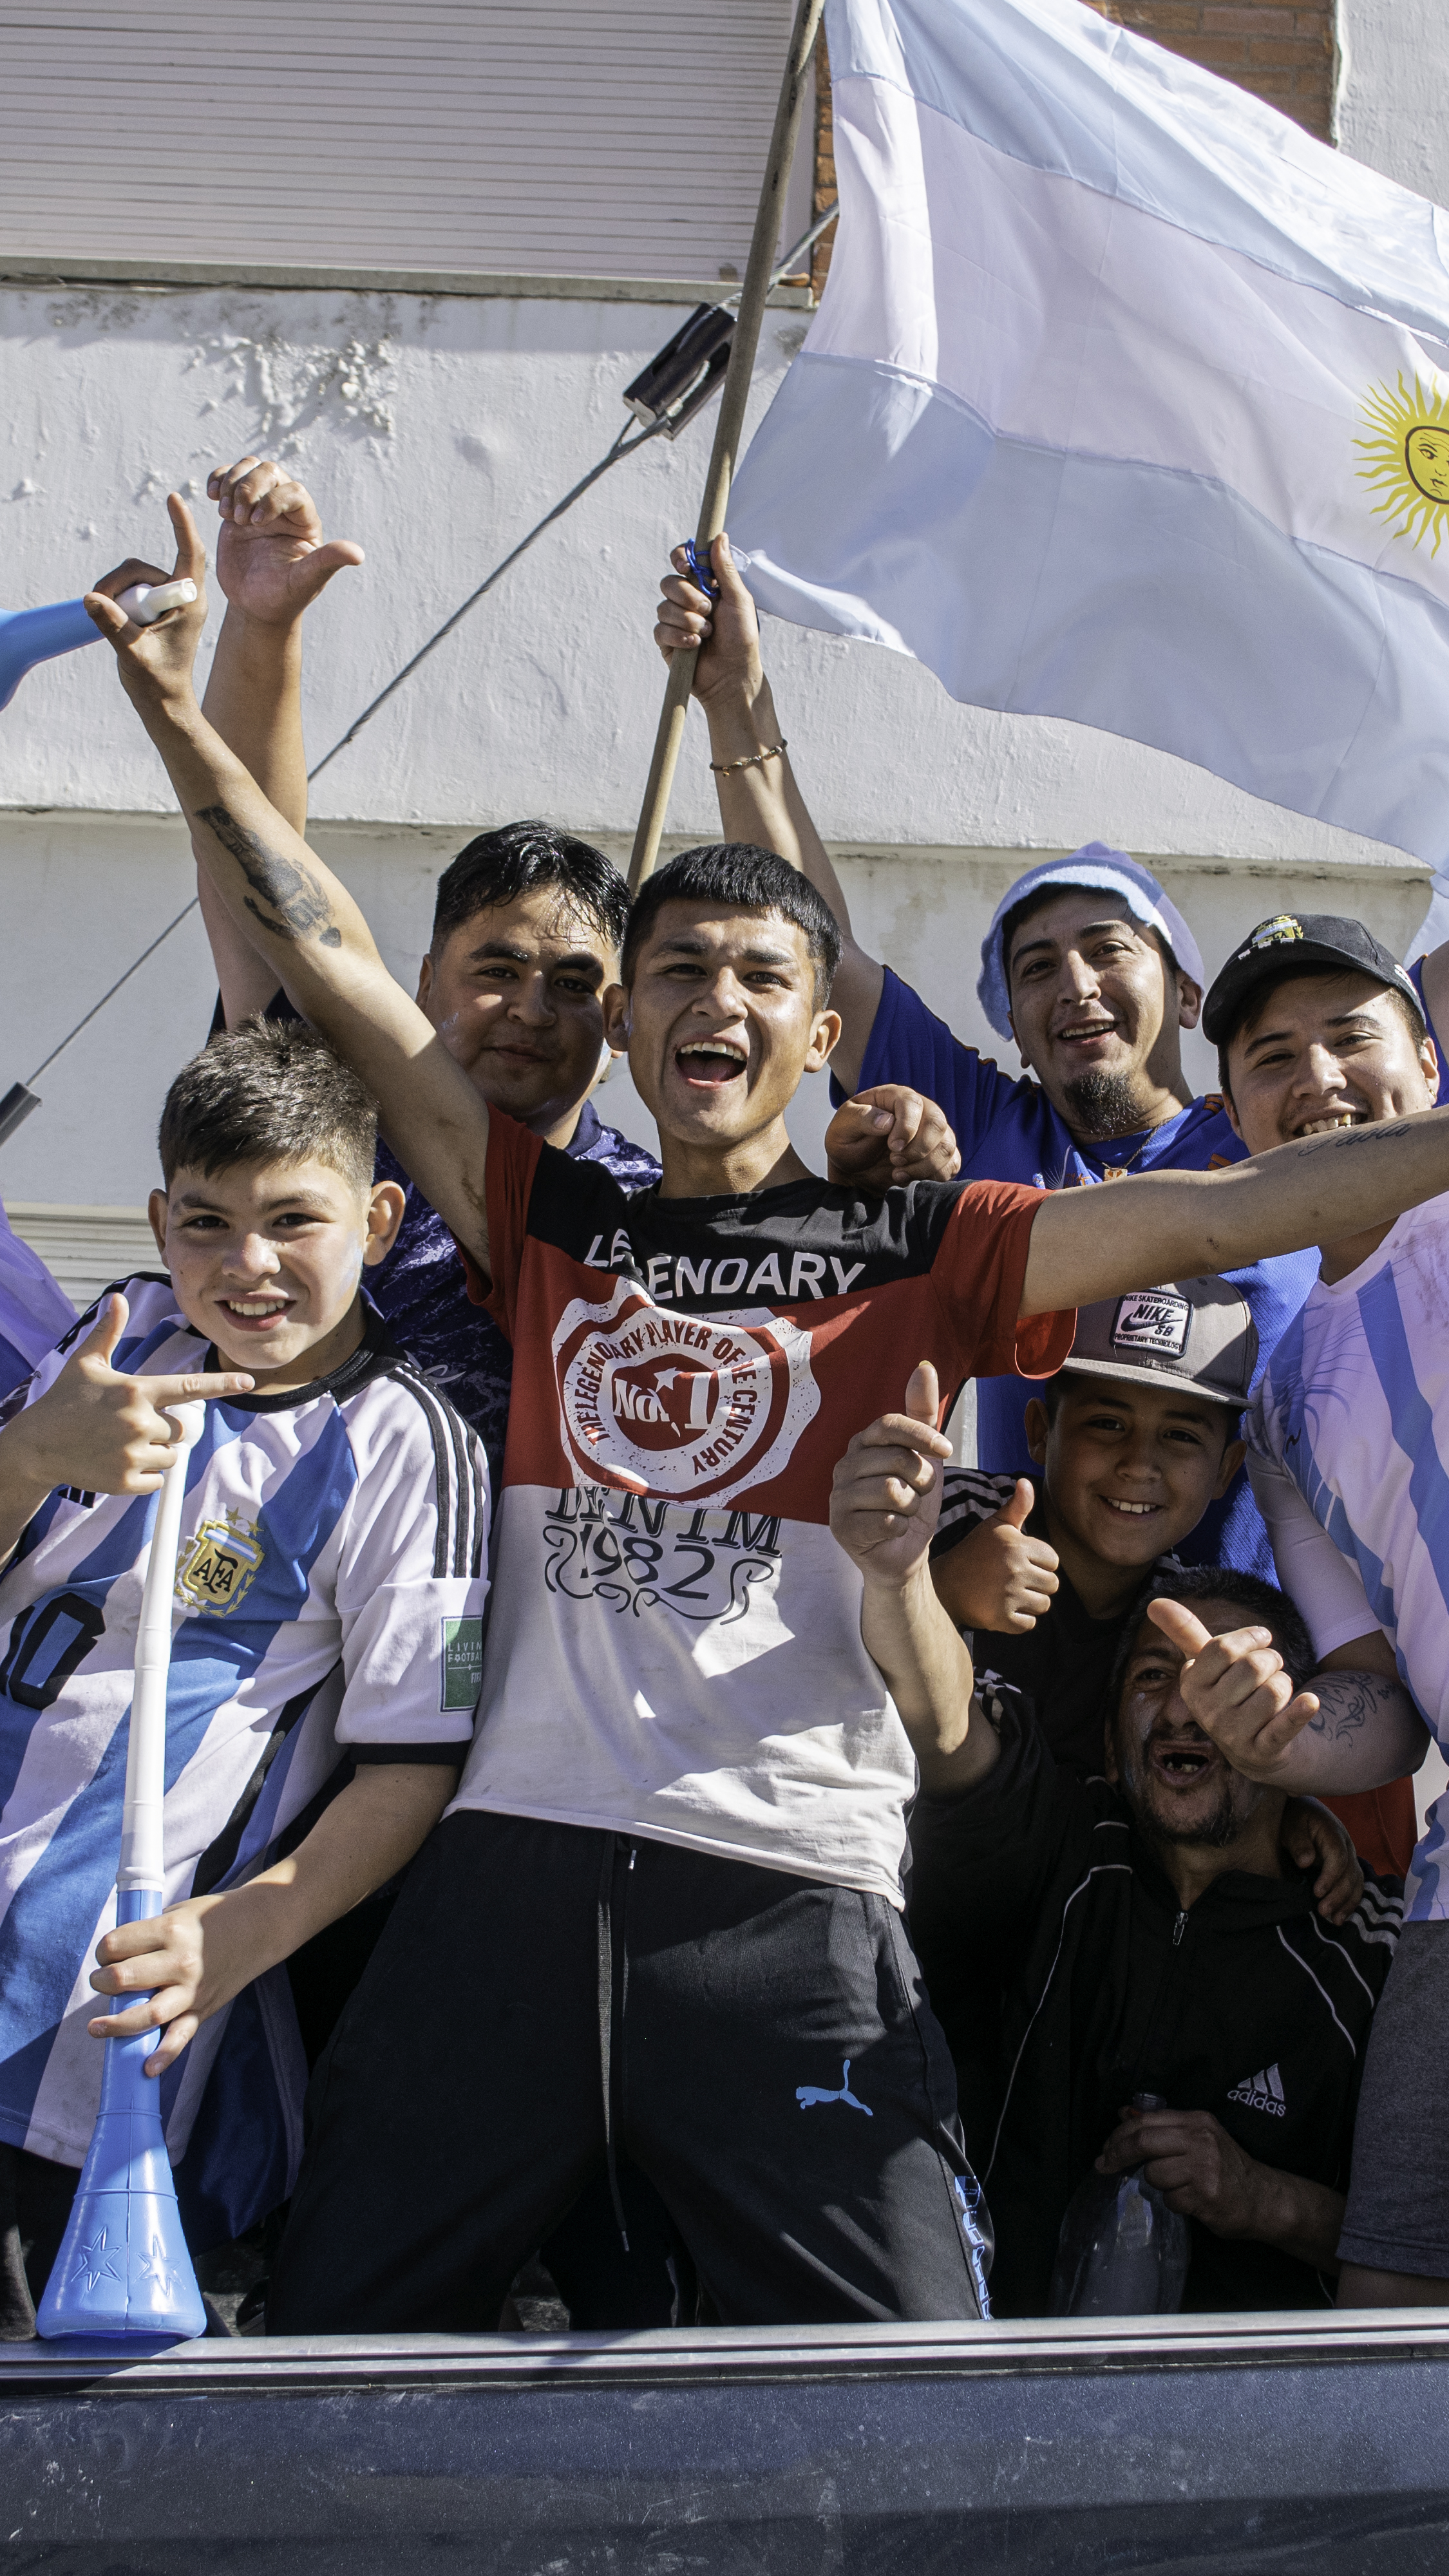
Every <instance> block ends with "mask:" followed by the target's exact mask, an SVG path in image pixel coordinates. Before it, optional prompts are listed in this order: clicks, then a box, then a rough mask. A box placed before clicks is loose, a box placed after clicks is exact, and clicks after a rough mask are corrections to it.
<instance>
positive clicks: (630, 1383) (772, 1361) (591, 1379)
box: [553, 1281, 820, 1502]
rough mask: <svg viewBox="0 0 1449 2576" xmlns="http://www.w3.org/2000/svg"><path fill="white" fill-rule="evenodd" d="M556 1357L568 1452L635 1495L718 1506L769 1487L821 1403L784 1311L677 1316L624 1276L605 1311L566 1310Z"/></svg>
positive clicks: (806, 1340)
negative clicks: (715, 1316)
mask: <svg viewBox="0 0 1449 2576" xmlns="http://www.w3.org/2000/svg"><path fill="white" fill-rule="evenodd" d="M553 1352H554V1364H555V1367H556V1369H557V1372H558V1391H559V1416H560V1427H561V1430H562V1434H563V1442H564V1448H565V1450H566V1452H567V1454H568V1455H569V1457H570V1458H571V1459H572V1460H573V1463H574V1465H575V1467H576V1468H577V1470H578V1472H579V1473H580V1474H581V1475H583V1476H586V1477H588V1478H589V1479H590V1481H591V1482H594V1483H598V1484H604V1485H621V1486H623V1487H625V1488H626V1489H627V1490H629V1491H631V1492H635V1493H648V1494H657V1495H660V1496H663V1497H666V1498H668V1499H671V1500H674V1499H678V1500H680V1501H684V1500H686V1499H687V1500H689V1501H691V1502H704V1501H705V1500H711V1501H716V1502H718V1501H723V1500H725V1499H726V1498H727V1497H728V1496H729V1495H730V1494H733V1493H735V1492H741V1491H745V1490H747V1489H748V1488H749V1487H751V1486H753V1485H759V1484H763V1483H766V1482H767V1481H768V1480H769V1478H770V1477H772V1476H776V1475H778V1474H779V1473H780V1472H781V1470H782V1468H783V1467H784V1466H785V1464H786V1461H787V1460H788V1458H789V1456H790V1452H791V1451H792V1449H793V1448H794V1446H795V1443H796V1441H797V1440H798V1439H799V1437H800V1434H801V1432H802V1431H803V1430H804V1428H805V1425H806V1424H807V1422H810V1421H811V1420H812V1419H813V1418H814V1415H815V1413H816V1412H817V1410H818V1408H819V1404H820V1391H819V1388H818V1387H817V1386H816V1384H815V1379H814V1374H813V1372H812V1370H811V1366H810V1337H809V1334H808V1333H805V1332H802V1331H801V1329H800V1327H799V1326H798V1325H797V1324H794V1323H791V1322H790V1321H789V1319H788V1318H787V1317H785V1316H780V1315H771V1314H770V1313H768V1312H767V1311H765V1312H761V1313H759V1314H755V1315H750V1316H737V1315H732V1316H730V1317H728V1318H727V1319H725V1318H721V1319H719V1320H712V1319H711V1318H710V1317H708V1316H700V1315H676V1314H672V1313H670V1312H669V1311H668V1309H667V1308H665V1307H662V1306H654V1305H651V1304H650V1302H649V1300H648V1298H647V1297H646V1296H644V1295H643V1294H642V1293H641V1292H640V1290H638V1289H637V1288H635V1287H633V1286H632V1285H631V1284H630V1283H628V1282H627V1281H621V1282H620V1283H619V1287H618V1290H617V1291H616V1294H615V1297H614V1299H613V1300H612V1301H611V1303H610V1304H609V1305H608V1306H589V1305H585V1304H584V1303H583V1302H582V1300H576V1301H575V1302H574V1304H572V1305H571V1306H569V1307H568V1309H567V1310H566V1312H565V1313H564V1315H563V1316H562V1317H561V1319H560V1321H559V1324H558V1328H557V1330H556V1331H555V1333H554V1337H553Z"/></svg>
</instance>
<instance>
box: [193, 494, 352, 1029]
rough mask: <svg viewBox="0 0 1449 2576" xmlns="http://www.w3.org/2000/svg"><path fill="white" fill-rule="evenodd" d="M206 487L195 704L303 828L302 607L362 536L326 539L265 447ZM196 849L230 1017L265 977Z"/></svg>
mask: <svg viewBox="0 0 1449 2576" xmlns="http://www.w3.org/2000/svg"><path fill="white" fill-rule="evenodd" d="M206 488H207V492H208V494H209V495H210V497H211V499H212V500H213V501H215V502H216V504H217V507H218V510H219V512H220V516H221V528H220V533H219V535H218V538H217V547H216V579H217V585H218V587H219V589H220V590H221V591H222V593H223V595H224V597H225V599H226V604H227V606H226V616H225V618H224V620H223V622H222V629H221V633H220V635H219V636H218V638H217V646H216V652H215V655H214V656H213V659H212V665H211V673H210V677H209V678H208V680H207V684H206V695H205V697H204V698H203V699H202V702H201V711H202V714H203V715H204V716H205V717H206V720H207V722H208V724H211V725H214V726H215V728H216V730H217V732H218V733H219V734H220V736H221V739H222V741H223V742H224V743H225V744H226V747H227V749H228V751H234V752H235V753H236V756H237V758H238V760H239V761H240V762H241V764H242V766H243V768H244V769H248V770H250V772H251V774H252V777H253V778H254V779H255V780H256V783H257V785H258V787H260V789H261V791H262V794H263V795H264V796H265V797H266V798H267V800H268V802H269V803H270V804H272V805H274V806H275V807H276V809H277V812H278V813H279V814H280V815H281V816H282V818H283V820H284V821H285V822H288V823H290V825H291V827H292V829H293V831H294V832H305V831H306V828H307V755H306V750H305V747H304V745H303V740H302V619H303V617H304V615H305V613H306V611H307V609H308V608H309V607H310V606H311V604H312V601H313V600H314V599H316V598H317V597H318V596H319V594H320V593H321V592H322V591H323V590H324V589H325V588H326V586H327V584H328V582H329V581H330V580H331V579H332V576H333V574H334V573H337V572H341V571H343V570H344V569H345V568H346V567H347V566H349V565H352V564H360V563H361V562H362V560H363V556H362V548H361V546H357V545H353V544H352V543H351V542H350V541H349V540H347V539H337V540H334V541H333V542H332V543H330V544H329V543H327V542H326V541H325V540H324V538H323V534H322V522H321V519H320V518H319V516H318V513H317V509H316V505H315V503H314V502H313V500H312V496H311V494H310V493H309V492H308V491H306V490H305V489H304V487H303V486H302V484H300V483H298V482H296V481H294V480H293V478H292V477H291V476H290V475H289V474H287V473H285V472H284V471H283V469H282V467H281V466H280V465H276V464H273V463H272V462H271V461H270V460H269V459H265V458H259V457H255V456H244V457H242V458H241V459H240V460H239V462H238V463H237V464H235V465H229V466H227V467H226V468H225V469H224V470H222V471H218V472H217V473H214V474H212V475H210V476H209V477H208V479H207V486H206ZM193 846H194V844H193ZM196 861H197V867H196V890H197V894H198V895H199V897H200V900H201V913H202V919H203V920H204V921H205V923H206V932H207V937H208V939H209V940H210V942H211V953H212V957H213V959H214V961H215V964H216V976H217V982H218V983H219V985H220V986H221V1002H222V1010H223V1013H224V1015H225V1019H226V1024H227V1026H228V1028H234V1027H235V1026H236V1024H237V1022H238V1021H239V1020H244V1019H246V1018H248V1017H249V1015H250V1014H251V1013H252V1012H254V1011H262V1010H265V1008H266V1006H267V1004H268V1002H269V1001H270V1000H271V998H272V995H273V994H274V993H275V991H276V989H277V978H276V976H275V975H274V973H273V972H272V969H271V967H270V965H269V963H268V962H267V960H266V958H265V957H263V956H262V955H261V954H260V953H259V951H258V950H257V949H256V948H255V947H254V946H253V944H252V942H251V940H250V939H249V938H247V936H246V935H245V933H244V932H243V931H242V930H241V929H240V928H239V927H238V925H237V923H236V921H235V920H234V919H233V916H232V914H231V913H230V912H229V910H228V909H227V906H226V904H225V902H224V901H223V900H222V897H221V895H220V894H219V893H218V891H217V889H216V887H215V886H214V885H213V884H212V881H211V878H210V876H209V874H208V872H207V869H206V867H205V864H204V857H203V853H202V852H201V850H200V849H198V850H197V852H196Z"/></svg>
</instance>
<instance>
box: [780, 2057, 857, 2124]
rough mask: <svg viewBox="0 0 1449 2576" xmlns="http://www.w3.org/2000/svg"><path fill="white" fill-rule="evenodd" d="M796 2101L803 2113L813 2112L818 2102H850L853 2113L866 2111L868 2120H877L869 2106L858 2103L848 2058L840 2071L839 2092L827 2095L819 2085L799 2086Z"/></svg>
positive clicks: (796, 2090)
mask: <svg viewBox="0 0 1449 2576" xmlns="http://www.w3.org/2000/svg"><path fill="white" fill-rule="evenodd" d="M795 2099H796V2101H797V2102H798V2103H799V2105H800V2108H801V2110H802V2111H810V2110H813V2109H814V2106H815V2104H816V2103H817V2102H848V2103H849V2105H850V2108H851V2110H852V2111H864V2113H865V2116H866V2118H867V2119H868V2120H873V2119H874V2118H875V2113H874V2111H872V2110H871V2109H870V2107H869V2105H868V2104H867V2103H865V2102H861V2101H858V2100H857V2099H856V2096H855V2095H854V2094H853V2093H852V2091H851V2089H850V2060H849V2058H848V2057H847V2058H846V2060H845V2062H844V2064H843V2065H842V2067H841V2070H840V2089H839V2091H838V2092H835V2093H826V2092H824V2091H822V2089H821V2087H820V2086H819V2085H818V2084H797V2085H796V2087H795Z"/></svg>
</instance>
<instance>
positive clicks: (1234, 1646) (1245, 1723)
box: [1147, 1601, 1319, 1785]
mask: <svg viewBox="0 0 1449 2576" xmlns="http://www.w3.org/2000/svg"><path fill="white" fill-rule="evenodd" d="M1147 1616H1148V1618H1149V1619H1151V1620H1152V1622H1153V1624H1154V1626H1156V1627H1158V1628H1160V1629H1161V1630H1162V1633H1163V1635H1164V1636H1165V1637H1166V1638H1167V1639H1168V1640H1169V1642H1170V1643H1171V1644H1172V1645H1174V1646H1176V1647H1177V1649H1178V1651H1179V1653H1180V1654H1181V1655H1182V1656H1183V1658H1184V1661H1183V1666H1182V1671H1181V1673H1180V1674H1179V1676H1178V1684H1177V1687H1178V1690H1179V1692H1180V1694H1181V1697H1182V1702H1183V1706H1184V1707H1185V1708H1186V1709H1187V1711H1188V1713H1189V1715H1190V1716H1192V1717H1194V1718H1195V1719H1196V1720H1197V1723H1198V1725H1199V1726H1200V1727H1201V1728H1202V1731H1203V1733H1204V1735H1208V1736H1211V1738H1212V1740H1213V1742H1214V1744H1215V1745H1216V1746H1217V1748H1218V1751H1219V1752H1220V1753H1221V1754H1222V1755H1223V1758H1224V1760H1225V1761H1228V1762H1230V1763H1231V1764H1232V1766H1233V1769H1234V1770H1235V1771H1241V1772H1242V1773H1243V1774H1244V1775H1245V1777H1246V1778H1248V1779H1249V1780H1263V1781H1267V1782H1269V1783H1270V1784H1273V1783H1277V1781H1278V1779H1279V1774H1280V1769H1281V1766H1282V1763H1283V1761H1284V1758H1285V1756H1286V1755H1287V1754H1288V1752H1289V1751H1290V1749H1291V1747H1292V1746H1293V1745H1294V1743H1296V1741H1297V1739H1298V1737H1299V1736H1300V1735H1301V1734H1302V1732H1303V1730H1304V1728H1305V1727H1306V1726H1311V1725H1312V1723H1313V1721H1314V1719H1315V1718H1316V1717H1317V1716H1318V1713H1319V1703H1318V1700H1317V1698H1316V1697H1315V1695H1314V1693H1313V1692H1312V1691H1300V1690H1298V1689H1296V1688H1295V1686H1294V1684H1293V1682H1292V1680H1291V1678H1290V1676H1289V1674H1288V1673H1287V1671H1286V1670H1285V1668H1284V1663H1283V1658H1282V1656H1281V1655H1280V1654H1279V1652H1278V1649H1277V1647H1276V1646H1275V1645H1274V1643H1273V1635H1272V1631H1271V1629H1268V1628H1230V1629H1228V1631H1227V1632H1226V1634H1225V1635H1223V1636H1220V1637H1215V1636H1214V1635H1213V1633H1212V1631H1211V1629H1209V1628H1205V1627H1204V1626H1203V1623H1202V1621H1201V1619H1199V1618H1198V1617H1197V1615H1196V1613H1195V1612H1194V1611H1192V1610H1189V1609H1188V1607H1187V1605H1186V1603H1185V1602H1182V1601H1153V1602H1150V1603H1149V1604H1148V1610H1147ZM1285 1785H1286V1783H1285Z"/></svg>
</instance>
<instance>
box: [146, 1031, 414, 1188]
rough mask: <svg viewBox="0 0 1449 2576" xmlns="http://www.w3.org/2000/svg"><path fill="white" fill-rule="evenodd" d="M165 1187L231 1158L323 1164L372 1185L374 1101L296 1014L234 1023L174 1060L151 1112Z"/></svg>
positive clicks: (224, 1167) (346, 1177)
mask: <svg viewBox="0 0 1449 2576" xmlns="http://www.w3.org/2000/svg"><path fill="white" fill-rule="evenodd" d="M157 1141H158V1144H159V1146H160V1149H161V1169H162V1172H163V1173H164V1175H165V1179H166V1187H167V1188H168V1190H169V1189H170V1187H171V1184H172V1182H173V1180H174V1179H175V1177H176V1174H177V1173H178V1172H179V1171H183V1170H184V1171H193V1172H208V1173H210V1172H221V1171H225V1170H227V1169H228V1168H229V1167H230V1166H231V1165H232V1164H233V1163H307V1162H311V1161H313V1160H314V1159H315V1160H316V1161H317V1162H319V1163H330V1164H331V1166H332V1169H333V1170H334V1171H335V1172H340V1173H341V1175H342V1177H343V1179H344V1180H347V1181H351V1182H353V1183H354V1184H355V1185H356V1186H357V1187H358V1188H360V1189H369V1188H370V1187H371V1185H372V1174H373V1165H374V1160H375V1158H376V1154H377V1103H376V1101H375V1100H374V1099H373V1097H372V1095H371V1093H370V1092H369V1091H368V1090H367V1089H366V1088H365V1086H364V1085H363V1084H362V1083H361V1082H359V1081H358V1078H357V1076H356V1074H355V1073H354V1072H353V1071H352V1069H351V1067H350V1066H349V1065H345V1064H344V1063H343V1061H342V1059H341V1057H340V1056H339V1055H335V1054H334V1053H333V1050H332V1049H331V1047H330V1046H329V1045H328V1044H327V1041H326V1039H325V1038H322V1037H319V1036H318V1034H317V1032H316V1030H315V1029H311V1028H309V1027H308V1026H307V1023H306V1022H305V1020H264V1019H255V1020H243V1022H242V1023H241V1025H240V1027H239V1028H235V1029H228V1030H226V1031H225V1032H224V1034H223V1035H222V1036H220V1037H215V1038H213V1039H212V1041H211V1044H210V1046H208V1047H206V1048H205V1049H204V1050H203V1052H202V1053H201V1054H200V1055H198V1056H193V1057H192V1059H191V1062H190V1064H184V1065H183V1066H182V1068H181V1071H180V1072H179V1073H178V1075H177V1077H176V1079H175V1081H174V1082H173V1083H172V1085H171V1088H170V1090H169V1091H168V1092H167V1094H166V1104H165V1107H164V1108H163V1109H162V1112H161V1132H160V1136H159V1138H158V1139H157Z"/></svg>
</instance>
